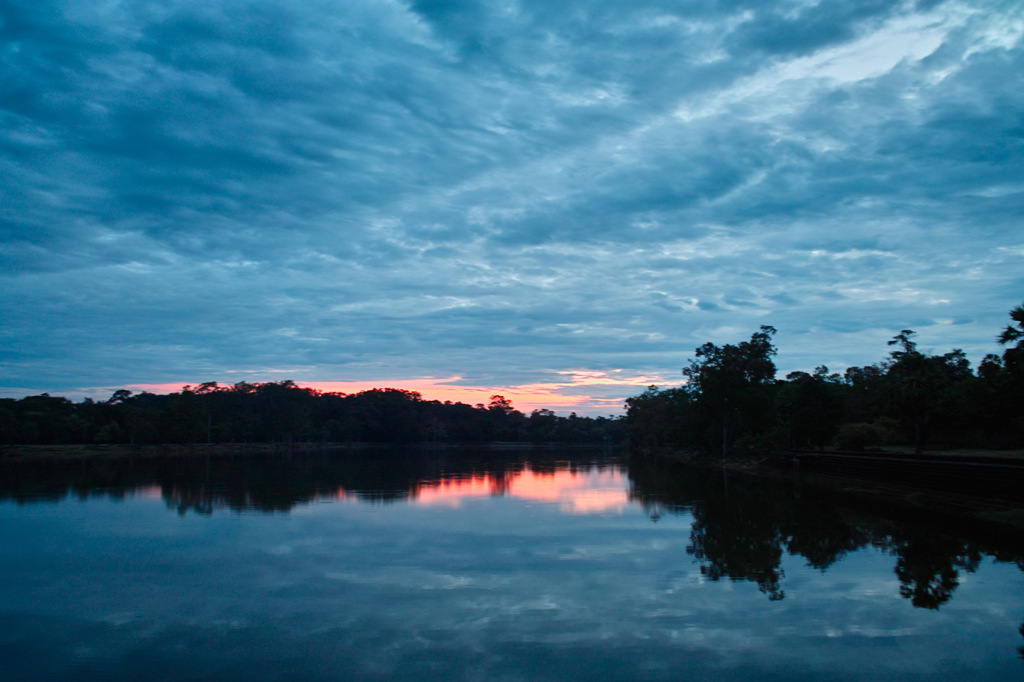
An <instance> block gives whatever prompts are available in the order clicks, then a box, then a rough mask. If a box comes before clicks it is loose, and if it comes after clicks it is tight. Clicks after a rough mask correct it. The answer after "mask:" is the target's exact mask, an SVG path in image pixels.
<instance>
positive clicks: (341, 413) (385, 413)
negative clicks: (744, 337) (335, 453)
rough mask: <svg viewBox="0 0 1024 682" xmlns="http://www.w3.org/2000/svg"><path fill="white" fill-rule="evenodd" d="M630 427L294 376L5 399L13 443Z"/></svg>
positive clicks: (552, 438)
mask: <svg viewBox="0 0 1024 682" xmlns="http://www.w3.org/2000/svg"><path fill="white" fill-rule="evenodd" d="M624 434H625V427H624V422H623V420H622V419H620V418H611V417H596V418H592V417H582V416H578V415H576V413H572V414H570V415H569V416H568V417H563V416H559V415H556V414H555V413H554V412H552V411H551V410H547V409H539V410H533V411H532V412H531V413H530V414H528V415H527V414H524V413H522V412H520V411H519V410H517V409H515V407H514V406H513V404H512V401H510V400H508V399H506V398H504V397H503V396H500V395H494V396H491V399H490V402H489V403H488V404H487V405H483V404H478V405H475V406H473V405H467V404H464V403H458V402H456V403H453V402H451V401H446V402H443V403H442V402H439V401H437V400H424V399H423V397H422V395H420V394H419V393H418V392H416V391H405V390H400V389H394V388H382V389H376V388H375V389H372V390H369V391H362V392H359V393H354V394H344V393H328V392H321V391H317V390H314V389H311V388H302V387H299V386H297V385H296V384H295V382H293V381H278V382H266V383H246V382H242V383H237V384H234V385H230V386H223V385H219V384H217V383H216V382H208V383H204V384H200V385H198V386H185V387H184V388H182V390H181V391H179V392H176V393H171V394H167V395H161V394H154V393H148V392H142V393H133V392H132V391H129V390H126V389H121V390H118V391H115V392H114V394H113V395H112V396H111V397H110V399H109V400H105V401H96V400H93V399H90V398H86V399H84V400H82V401H81V402H77V403H76V402H72V401H71V400H68V399H67V398H62V397H55V396H51V395H49V394H46V393H43V394H42V395H35V396H28V397H26V398H21V399H12V398H7V399H2V400H0V443H2V444H6V445H13V444H18V445H50V444H67V445H72V444H79V445H82V444H93V443H105V444H106V443H109V444H114V443H124V444H134V445H143V444H172V443H173V444H183V443H292V442H295V443H299V442H306V443H310V442H312V443H472V442H490V441H506V442H517V443H538V442H555V443H559V442H561V443H568V442H608V441H620V440H622V439H623V437H624Z"/></svg>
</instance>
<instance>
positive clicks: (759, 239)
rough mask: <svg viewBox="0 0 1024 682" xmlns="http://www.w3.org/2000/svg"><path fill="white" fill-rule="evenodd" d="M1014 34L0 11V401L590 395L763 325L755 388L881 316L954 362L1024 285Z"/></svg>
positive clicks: (69, 8)
mask: <svg viewBox="0 0 1024 682" xmlns="http://www.w3.org/2000/svg"><path fill="white" fill-rule="evenodd" d="M1022 36H1024V5H1022V4H1021V3H1020V2H997V1H991V2H989V1H985V0H978V1H976V2H975V1H968V2H955V1H951V2H932V1H924V0H922V1H920V2H888V1H884V0H856V1H854V0H851V1H849V2H847V1H844V0H836V1H822V2H818V3H815V2H801V1H792V2H764V1H760V0H758V1H756V2H755V1H749V2H745V1H743V0H735V1H723V2H709V1H705V0H701V1H692V2H657V1H647V0H634V1H632V2H620V1H618V0H615V1H609V2H600V1H588V2H571V1H567V2H558V3H552V2H547V1H537V2H533V1H518V2H514V1H513V2H498V1H495V2H463V1H460V0H452V1H449V2H402V1H398V0H346V1H340V0H332V1H326V0H322V1H321V0H310V1H306V2H285V1H276V0H201V1H198V0H197V1H193V0H160V1H155V0H132V1H130V2H129V1H127V0H125V1H118V0H105V1H102V2H84V1H77V2H76V1H67V2H52V1H50V0H31V1H29V0H13V1H12V0H0V178H2V182H0V264H2V265H0V287H2V290H3V292H4V293H3V295H2V297H0V318H2V325H0V394H3V395H8V396H20V395H26V394H29V393H39V392H42V391H48V392H50V393H52V394H57V395H69V396H83V395H94V396H97V397H104V398H105V397H107V396H109V394H110V392H111V391H112V390H114V389H115V388H121V387H146V386H149V387H159V386H169V387H174V386H180V385H182V384H186V383H192V384H195V383H198V382H202V381H219V382H221V383H235V382H238V381H269V380H281V379H294V380H296V381H297V382H299V383H304V384H313V385H325V386H334V387H341V388H345V387H348V388H350V389H351V388H353V387H356V388H358V387H362V386H366V387H368V386H370V385H377V386H396V387H409V388H413V389H421V390H422V392H423V393H424V396H425V397H427V398H432V397H442V398H443V397H451V398H452V399H460V397H462V396H463V395H465V396H472V395H477V394H479V395H481V396H486V395H487V394H489V393H490V392H495V391H498V390H500V391H501V392H504V393H506V394H508V395H510V396H513V398H514V400H516V404H517V406H520V407H524V408H530V407H541V406H545V405H544V404H542V403H549V404H547V405H546V406H548V407H553V408H554V409H556V410H557V411H559V412H565V411H568V410H569V409H576V410H577V411H580V412H581V413H597V414H608V413H615V412H618V411H619V407H620V406H621V401H622V399H623V398H625V397H627V396H629V395H635V394H636V393H639V392H640V391H641V390H642V389H643V387H644V386H646V385H648V384H651V383H657V384H660V385H675V384H678V383H680V382H681V381H682V376H681V374H680V368H681V367H682V366H683V365H684V364H686V362H687V360H688V358H689V357H691V355H692V351H693V349H694V348H695V347H697V346H698V345H700V344H702V343H704V342H706V341H712V342H715V343H730V342H736V341H739V340H743V339H746V338H748V337H749V336H750V334H751V333H752V332H753V331H756V329H757V328H758V326H759V325H761V324H771V325H774V326H775V327H777V328H778V330H779V333H778V335H777V337H776V342H777V345H778V347H779V351H780V352H779V356H778V358H777V364H778V366H779V369H780V373H781V374H784V373H785V372H788V371H791V370H794V369H802V370H808V371H809V370H811V369H813V368H814V367H815V366H816V365H819V364H826V365H828V366H829V367H830V368H831V369H832V370H839V371H842V370H843V369H845V368H846V367H848V366H851V365H862V364H868V363H872V362H876V361H879V360H881V359H883V358H884V357H885V355H886V352H887V350H888V349H887V347H886V345H885V342H886V341H887V340H888V339H889V338H891V337H892V336H893V335H894V334H896V333H897V332H898V331H899V330H900V329H904V328H912V329H915V330H917V331H918V333H919V337H918V340H919V342H920V344H921V347H922V348H924V349H926V350H931V351H934V352H946V351H948V350H951V349H952V348H954V347H959V348H963V349H964V350H965V351H966V352H967V354H968V356H969V357H970V358H971V359H972V360H973V361H974V362H975V364H976V363H977V361H978V360H980V358H981V357H982V356H983V355H984V354H985V353H989V352H998V351H999V346H998V344H996V342H995V336H996V335H997V334H998V332H999V330H1000V328H1001V327H1002V326H1003V325H1004V324H1005V323H1006V322H1007V321H1008V319H1007V312H1008V311H1009V309H1010V308H1011V307H1013V306H1014V305H1017V304H1020V303H1021V302H1022V301H1024V43H1022ZM328 382H335V383H328ZM460 391H462V393H460ZM465 401H466V402H477V400H471V399H466V400H465ZM483 401H486V400H485V398H484V399H483Z"/></svg>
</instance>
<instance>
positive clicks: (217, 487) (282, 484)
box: [0, 448, 611, 514]
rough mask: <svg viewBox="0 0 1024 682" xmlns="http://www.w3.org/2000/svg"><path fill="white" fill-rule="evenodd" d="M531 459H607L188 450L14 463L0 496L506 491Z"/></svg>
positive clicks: (577, 463)
mask: <svg viewBox="0 0 1024 682" xmlns="http://www.w3.org/2000/svg"><path fill="white" fill-rule="evenodd" d="M527 463H529V467H530V468H531V469H534V470H537V469H539V470H544V471H550V472H552V473H554V472H556V471H560V470H565V469H566V468H569V467H570V466H571V467H572V468H573V470H574V471H580V472H586V471H589V470H590V469H591V468H593V467H597V468H598V469H599V470H600V469H602V468H603V467H604V466H611V464H610V463H609V462H607V461H604V460H602V454H601V453H600V452H599V451H586V450H583V451H575V452H574V453H573V456H572V457H566V454H565V452H564V451H545V450H541V449H530V450H515V451H501V450H481V451H470V450H457V451H441V452H431V451H427V450H421V449H418V448H405V449H402V448H394V449H390V450H356V451H351V452H350V451H342V450H334V451H330V450H325V451H322V452H321V451H313V452H305V453H291V454H289V455H287V456H275V455H267V456H259V457H243V456H237V457H235V456H230V457H229V456H223V457H216V456H215V457H206V456H187V455H180V456H177V457H172V458H157V457H152V458H138V459H130V458H125V459H110V460H95V461H87V460H86V461H75V462H50V463H35V464H32V463H28V464H12V465H9V466H6V467H5V470H4V474H5V475H3V476H0V500H4V499H13V500H17V501H20V502H43V501H54V502H55V501H58V500H60V499H63V498H65V497H67V495H68V494H69V493H74V494H76V495H78V496H80V497H82V498H86V497H89V496H93V495H102V496H104V497H109V498H115V499H116V498H120V497H124V496H127V495H131V494H132V493H133V491H134V490H137V489H141V488H148V487H153V486H157V487H159V488H160V489H161V491H162V495H163V498H164V500H165V501H166V502H167V504H168V506H170V507H172V508H174V509H176V510H177V511H178V512H179V513H181V514H185V513H187V512H188V511H193V512H196V513H198V514H211V513H213V512H214V511H215V510H216V509H219V508H227V509H232V510H237V511H243V510H256V511H263V512H287V511H289V510H290V509H292V508H293V507H294V506H296V505H300V504H307V503H309V502H312V501H314V500H317V499H325V498H335V497H337V496H338V495H339V493H340V492H342V491H343V492H344V494H345V495H347V496H351V497H354V498H356V499H358V500H360V501H364V502H370V503H389V502H397V501H402V500H408V499H411V498H415V497H416V496H417V495H418V492H419V490H420V489H421V488H422V487H434V486H437V485H438V484H440V483H442V482H443V481H446V480H450V479H453V478H456V479H464V478H484V477H487V478H488V479H489V480H490V481H492V493H494V494H496V495H500V494H503V493H505V492H507V491H508V488H509V485H510V482H511V481H512V480H513V479H514V478H515V476H516V475H517V474H519V473H520V472H522V471H523V470H524V469H525V468H526V467H527Z"/></svg>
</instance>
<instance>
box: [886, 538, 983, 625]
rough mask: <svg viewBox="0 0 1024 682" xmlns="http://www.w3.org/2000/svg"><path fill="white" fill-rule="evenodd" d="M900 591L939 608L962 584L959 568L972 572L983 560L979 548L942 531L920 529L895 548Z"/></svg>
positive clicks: (918, 603) (915, 601) (918, 602)
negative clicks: (921, 530)
mask: <svg viewBox="0 0 1024 682" xmlns="http://www.w3.org/2000/svg"><path fill="white" fill-rule="evenodd" d="M894 550H895V552H896V555H897V560H896V576H897V577H898V578H899V581H900V595H901V596H903V597H904V598H906V599H909V600H910V603H911V604H913V605H914V606H918V607H921V608H925V609H937V608H939V607H940V606H941V605H942V604H944V603H946V602H947V601H949V600H950V598H952V596H953V591H954V590H956V588H957V587H958V586H959V585H960V571H961V570H965V571H967V572H968V573H973V572H974V571H975V570H976V569H977V567H978V564H979V563H980V561H981V555H980V553H979V551H978V550H977V548H975V547H972V546H970V545H969V544H967V543H965V542H963V541H959V540H956V539H953V538H950V537H946V536H943V535H939V534H935V533H928V532H926V531H925V532H917V533H914V534H913V535H912V536H910V537H909V538H908V539H905V540H902V541H899V540H898V541H897V542H896V545H895V548H894Z"/></svg>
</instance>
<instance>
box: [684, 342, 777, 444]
mask: <svg viewBox="0 0 1024 682" xmlns="http://www.w3.org/2000/svg"><path fill="white" fill-rule="evenodd" d="M775 333H776V330H775V327H771V326H768V325H762V326H761V330H760V331H758V332H755V333H754V334H753V335H751V337H750V341H744V342H742V343H740V344H738V345H732V344H726V345H724V346H722V347H718V346H716V345H715V344H713V343H705V344H704V345H703V346H701V347H700V348H698V349H697V350H696V353H695V355H696V357H695V358H694V359H693V360H691V361H690V364H689V366H687V367H684V368H683V376H685V377H686V378H687V389H688V390H689V391H690V392H691V394H692V395H693V396H694V398H695V401H696V404H697V405H698V407H699V408H700V409H701V411H702V412H703V413H704V416H705V417H706V420H707V421H706V429H705V433H706V436H707V438H706V446H707V447H708V449H713V448H714V446H713V445H712V442H713V441H712V439H714V442H719V441H720V443H721V452H722V456H723V457H725V456H727V455H728V453H729V447H730V443H731V442H733V441H735V440H736V439H737V438H738V437H740V436H752V437H756V436H758V435H761V434H763V433H765V432H766V431H767V429H768V428H769V426H770V423H771V402H772V401H771V387H772V385H773V384H774V382H775V363H774V361H773V360H772V358H773V357H775V354H776V352H777V351H776V349H775V346H774V345H772V337H773V336H774V335H775Z"/></svg>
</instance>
